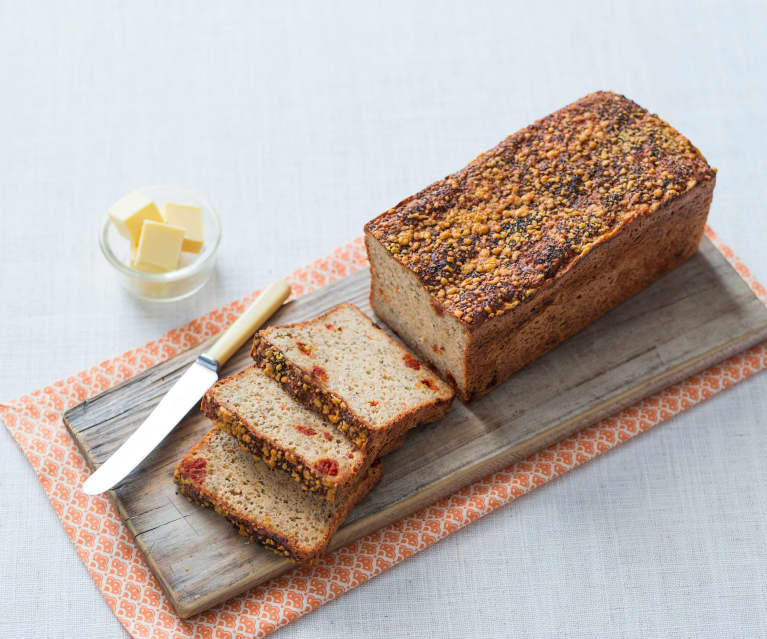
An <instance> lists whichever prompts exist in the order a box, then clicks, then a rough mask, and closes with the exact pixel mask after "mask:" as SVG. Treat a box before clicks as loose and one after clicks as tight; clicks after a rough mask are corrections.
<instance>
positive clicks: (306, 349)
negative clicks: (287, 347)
mask: <svg viewBox="0 0 767 639" xmlns="http://www.w3.org/2000/svg"><path fill="white" fill-rule="evenodd" d="M296 346H298V350H299V351H301V352H302V353H303V354H304V355H308V356H309V357H311V356H312V347H311V346H307V345H306V344H304V343H303V342H296Z"/></svg>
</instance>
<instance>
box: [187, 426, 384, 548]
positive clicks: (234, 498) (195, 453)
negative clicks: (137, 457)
mask: <svg viewBox="0 0 767 639" xmlns="http://www.w3.org/2000/svg"><path fill="white" fill-rule="evenodd" d="M382 470H383V464H382V463H381V462H380V460H378V461H376V462H374V463H373V465H372V466H371V467H370V468H369V469H368V471H367V472H366V473H365V474H364V475H363V476H362V478H361V479H360V480H359V481H358V482H357V484H356V485H355V487H354V489H353V490H352V491H351V492H350V493H349V494H348V495H347V496H346V498H345V499H343V500H340V501H338V502H336V503H333V502H330V501H328V500H327V499H324V498H322V497H320V496H318V495H315V494H314V493H311V492H308V491H305V490H303V489H302V488H301V486H299V485H298V484H297V483H296V482H293V481H287V480H286V477H285V474H284V473H282V472H280V471H278V470H274V469H272V468H269V466H267V465H266V464H265V463H264V462H263V461H261V460H258V459H255V458H254V457H253V456H252V455H249V454H248V453H246V452H245V451H244V450H242V448H240V447H239V445H238V444H237V440H236V439H235V438H234V437H232V436H231V435H229V434H228V433H226V432H224V431H223V430H220V429H218V428H213V429H211V430H210V431H208V433H207V434H206V435H205V437H203V439H202V440H201V441H200V442H199V443H198V444H197V445H195V446H194V447H193V448H192V449H191V450H190V451H189V452H188V453H187V454H186V455H185V456H184V458H183V459H182V460H181V461H180V462H179V464H178V466H177V467H176V471H175V473H174V475H173V481H175V482H176V484H177V485H178V487H179V490H180V492H181V493H182V494H184V495H186V497H188V498H189V500H190V501H193V502H196V503H198V504H200V505H201V506H204V507H207V508H213V509H214V510H215V511H216V512H217V513H218V514H219V515H222V516H224V517H226V518H227V519H228V520H229V521H230V522H231V523H232V524H233V525H234V526H235V528H237V530H238V531H239V533H240V534H241V535H243V536H245V537H248V538H250V540H251V541H258V542H260V543H261V544H263V545H264V546H265V547H267V548H269V550H272V551H274V552H276V553H278V554H280V555H284V556H285V557H288V558H289V559H291V560H293V561H300V562H303V561H309V560H311V559H313V558H314V557H317V556H318V555H320V554H322V552H324V550H325V549H326V548H327V546H328V543H329V542H330V538H331V537H332V536H333V533H335V531H336V530H337V529H338V527H339V526H340V525H341V523H342V522H343V521H344V520H345V519H346V517H347V515H348V514H349V512H350V511H351V509H352V508H353V507H354V506H355V505H356V504H357V503H358V502H359V501H361V500H362V498H363V497H365V495H367V494H368V493H369V492H370V490H371V489H372V488H373V486H375V485H376V484H377V483H378V481H379V479H380V478H381V472H382Z"/></svg>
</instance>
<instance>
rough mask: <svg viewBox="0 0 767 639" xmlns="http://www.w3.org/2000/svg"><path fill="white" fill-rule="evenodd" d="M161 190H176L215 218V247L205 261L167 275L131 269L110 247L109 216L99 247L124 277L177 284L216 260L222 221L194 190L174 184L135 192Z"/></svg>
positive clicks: (140, 188)
mask: <svg viewBox="0 0 767 639" xmlns="http://www.w3.org/2000/svg"><path fill="white" fill-rule="evenodd" d="M160 188H162V189H175V190H176V191H177V192H178V193H180V194H183V195H186V196H189V198H190V199H193V200H196V201H197V202H198V203H199V204H200V206H202V207H203V208H205V209H207V210H208V211H209V212H210V214H211V217H212V218H213V223H214V225H215V227H216V237H215V238H214V240H213V246H212V247H211V248H210V250H209V251H208V254H207V255H206V256H205V257H204V258H203V259H201V260H200V261H199V262H193V263H192V264H188V265H187V266H184V267H183V268H179V269H176V270H175V271H168V272H167V273H147V272H145V271H139V270H137V269H135V268H131V267H130V266H127V265H126V264H124V263H123V262H122V261H121V260H119V259H118V258H117V256H116V255H115V254H114V252H113V251H112V248H111V247H110V246H109V241H108V240H107V233H108V232H109V227H110V226H111V225H112V220H111V219H110V218H109V215H106V216H105V219H104V222H103V223H102V225H101V230H100V231H99V247H100V248H101V252H102V254H103V255H104V257H105V258H106V259H107V261H108V262H109V263H110V264H111V265H112V266H113V267H114V268H115V269H117V270H118V271H119V272H121V273H122V274H123V275H127V276H128V277H132V278H134V279H137V280H144V281H147V282H175V281H178V280H182V279H184V278H186V277H189V276H190V275H195V274H196V273H198V272H200V271H202V270H203V268H204V267H205V266H206V265H207V264H208V263H209V262H211V261H212V260H213V259H215V257H216V253H217V252H218V247H219V245H220V244H221V219H220V218H219V216H218V213H217V212H216V209H215V208H213V205H212V204H211V203H210V202H209V201H208V199H207V198H206V197H204V196H203V195H201V194H199V193H197V192H196V191H193V190H192V189H189V188H186V187H183V186H175V185H173V184H152V185H149V186H142V187H139V188H137V189H134V190H135V191H141V190H144V189H146V190H151V189H160Z"/></svg>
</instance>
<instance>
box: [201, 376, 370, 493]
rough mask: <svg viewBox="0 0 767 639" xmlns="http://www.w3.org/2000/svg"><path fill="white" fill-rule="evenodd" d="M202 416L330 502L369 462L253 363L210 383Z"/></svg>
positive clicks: (351, 444) (332, 427)
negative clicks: (214, 382) (234, 373)
mask: <svg viewBox="0 0 767 639" xmlns="http://www.w3.org/2000/svg"><path fill="white" fill-rule="evenodd" d="M202 412H203V414H204V415H205V416H206V417H208V418H210V419H211V420H212V421H214V422H215V423H216V425H217V426H218V427H219V428H221V429H223V430H225V431H226V432H227V433H229V434H230V435H232V436H234V437H236V438H237V441H238V442H239V443H240V446H241V447H242V448H243V449H245V450H247V451H248V452H249V453H250V454H251V455H254V456H255V457H258V458H260V459H263V460H264V461H265V462H266V463H267V464H268V465H269V466H272V467H273V468H280V469H282V470H284V471H286V472H287V473H288V475H289V476H290V477H292V478H293V480H295V481H297V482H299V483H300V484H301V485H302V486H304V488H306V489H307V490H311V491H312V492H315V493H318V494H320V495H322V496H324V497H326V498H327V499H329V500H331V501H334V500H335V499H343V498H344V497H345V496H346V495H347V494H348V493H349V491H350V490H351V489H352V487H353V486H354V484H355V483H356V482H357V480H358V479H359V478H360V477H361V476H362V474H363V473H364V472H365V471H366V470H367V469H368V467H369V466H370V464H371V462H372V461H373V459H372V458H370V457H369V455H367V454H365V452H364V451H362V450H360V449H358V448H357V447H356V446H355V445H354V444H353V443H352V442H351V441H350V440H349V439H348V438H347V437H346V435H344V434H343V433H341V432H340V431H339V430H338V429H337V428H336V427H335V426H334V425H333V424H331V423H330V422H329V421H326V420H324V419H322V418H321V417H319V416H318V415H316V414H315V413H313V412H312V411H310V410H308V409H306V408H304V406H302V405H301V404H299V403H298V402H297V401H296V400H295V399H293V398H292V397H291V396H290V395H288V394H287V393H285V391H284V390H283V389H282V387H281V386H280V384H279V383H278V382H276V381H274V380H273V379H272V378H271V377H268V376H267V375H266V374H265V373H264V372H263V371H262V370H261V369H260V368H259V367H258V366H256V365H255V364H254V365H253V366H250V367H249V368H246V369H245V370H243V371H240V372H239V373H237V374H236V375H232V376H231V377H226V378H224V379H222V380H220V381H219V382H217V383H216V384H214V385H213V386H212V387H211V388H210V389H209V390H208V392H207V393H205V395H204V396H203V398H202ZM286 479H287V475H286Z"/></svg>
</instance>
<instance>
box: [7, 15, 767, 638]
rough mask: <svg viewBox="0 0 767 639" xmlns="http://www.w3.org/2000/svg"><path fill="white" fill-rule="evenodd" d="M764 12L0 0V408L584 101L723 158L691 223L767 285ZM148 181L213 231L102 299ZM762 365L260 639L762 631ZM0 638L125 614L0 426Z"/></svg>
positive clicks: (225, 296) (321, 249) (766, 485)
mask: <svg viewBox="0 0 767 639" xmlns="http://www.w3.org/2000/svg"><path fill="white" fill-rule="evenodd" d="M765 9H766V5H765V4H764V3H763V2H761V3H759V2H754V3H733V2H729V3H721V4H717V3H710V2H682V3H670V2H669V3H667V2H659V1H652V0H650V1H648V0H644V1H643V2H638V3H625V4H622V3H617V4H615V5H613V4H607V3H600V2H587V1H584V0H579V1H578V2H567V3H562V4H549V3H545V2H521V3H518V4H516V5H514V4H512V3H501V2H498V3H470V2H466V3H462V4H452V3H440V4H439V5H437V4H433V5H429V4H425V3H423V4H419V3H415V2H402V3H399V2H392V1H389V2H386V3H382V4H375V5H364V3H356V2H348V3H340V4H333V3H319V2H316V3H309V2H306V3H299V4H294V3H286V2H273V3H269V4H258V3H235V2H228V3H214V2H167V3H162V4H161V5H155V3H141V2H130V3H127V2H125V3H112V2H55V3H54V2H51V3H47V4H46V3H30V2H15V3H12V2H10V1H7V2H5V1H2V0H0V221H1V222H2V223H1V224H0V300H2V302H0V304H1V308H2V313H1V316H0V352H2V353H3V362H2V366H0V399H9V398H11V397H14V396H17V395H19V394H21V393H23V392H26V391H28V390H32V389H34V388H37V387H39V386H41V385H43V384H45V383H47V382H50V381H53V380H55V379H58V378H60V377H63V376H66V375H67V374H70V373H73V372H75V371H78V370H81V369H83V368H85V367H87V366H89V365H91V364H93V363H96V362H99V361H101V360H103V359H106V358H108V357H110V356H112V355H115V354H118V353H121V352H123V351H125V350H126V349H128V348H131V347H133V346H137V345H140V344H143V343H144V342H146V341H148V340H150V339H152V338H154V337H156V336H157V335H159V334H161V333H162V332H164V331H166V330H168V329H170V328H173V327H175V326H178V325H180V324H182V323H184V322H186V321H188V320H190V319H192V318H194V317H196V316H198V315H200V314H202V313H203V312H205V311H207V310H209V309H211V308H214V307H218V306H220V305H222V304H224V303H226V302H228V301H230V300H231V299H234V298H236V297H239V296H241V295H243V294H245V293H247V292H249V291H250V290H252V289H254V288H257V287H259V286H261V285H263V284H264V283H266V282H267V281H269V280H270V279H272V278H274V277H275V276H279V275H282V274H285V273H288V272H290V271H292V270H293V269H294V268H295V267H298V266H300V265H303V264H305V263H307V262H309V261H311V260H312V259H314V258H317V257H321V256H323V255H325V254H327V253H328V252H329V251H330V250H331V249H333V248H334V247H336V246H337V245H339V244H341V243H343V242H345V241H347V240H349V239H351V238H353V237H355V236H357V235H359V234H360V232H361V227H362V224H363V223H364V222H365V221H366V220H368V219H369V218H371V217H373V216H374V215H375V214H377V213H379V212H381V211H383V210H385V209H387V208H388V207H390V206H391V205H393V204H394V203H396V202H397V201H399V200H400V199H402V198H403V197H405V196H407V195H409V194H410V193H412V192H414V191H416V190H417V189H419V188H421V187H423V186H425V185H426V184H428V183H429V182H431V181H433V180H434V179H436V178H439V177H442V176H443V175H445V174H446V173H448V172H450V171H453V170H455V169H458V168H460V167H461V166H463V165H464V164H465V163H466V162H467V161H468V160H470V159H471V158H473V157H474V156H475V155H477V154H478V153H479V152H481V151H483V150H485V149H486V148H488V147H490V146H492V145H493V144H495V143H496V142H497V141H498V140H500V139H501V138H502V137H504V136H505V135H507V134H508V133H511V132H512V131H514V130H516V129H518V128H520V127H521V126H524V125H526V124H528V123H529V122H530V121H532V120H533V119H535V118H537V117H540V116H543V115H545V114H547V113H549V112H550V111H552V110H554V109H555V108H558V107H560V106H562V105H564V104H566V103H568V102H570V101H572V100H574V99H575V98H578V97H580V96H581V95H583V94H585V93H588V92H589V91H592V90H596V89H602V88H605V89H612V90H615V91H618V92H622V93H625V94H627V95H628V96H629V97H631V98H633V99H635V100H637V101H638V102H639V103H640V104H642V105H644V106H646V107H648V108H649V109H651V110H653V111H655V112H658V113H660V114H661V116H662V117H664V118H666V119H667V120H669V121H670V122H671V123H672V124H674V125H675V126H677V127H678V128H679V129H680V130H681V131H682V132H683V133H684V134H686V135H687V136H688V137H690V138H691V139H692V140H693V142H694V143H695V144H696V145H698V146H699V147H700V148H701V150H702V151H703V152H704V154H705V155H706V156H707V158H708V159H709V161H710V162H711V164H712V165H714V166H716V167H718V168H719V169H720V173H719V177H718V186H717V189H716V193H715V197H714V204H713V207H712V211H711V216H710V223H711V224H712V226H713V227H714V228H715V229H716V231H717V232H718V233H719V235H720V236H721V237H722V239H723V240H724V241H726V242H727V243H729V244H730V245H731V246H732V247H733V248H734V249H735V251H736V253H738V254H739V255H740V256H741V258H742V259H743V260H744V261H745V262H746V263H747V264H748V265H749V266H750V267H751V268H752V270H753V271H754V272H755V274H756V275H757V276H758V277H759V279H760V280H761V281H762V282H767V256H766V255H765V240H766V239H767V233H766V230H767V228H766V227H767V215H766V213H767V211H765V205H764V194H763V191H764V186H763V176H764V173H765V169H766V168H767V166H766V161H765V157H767V154H765V151H764V149H765V141H766V140H767V126H766V124H765V100H767V71H765V68H767V54H766V48H765V33H764V29H765V23H766V22H767V11H766V10H765ZM152 183H179V184H186V185H189V186H192V187H193V188H195V189H197V190H199V191H201V192H203V193H206V194H207V195H208V196H209V197H210V199H211V200H212V201H213V202H214V204H215V205H216V206H217V208H218V209H219V211H220V213H221V215H222V216H223V220H224V239H223V246H222V251H221V258H220V262H219V266H218V270H217V274H216V276H215V279H214V281H212V282H211V283H210V284H209V285H208V286H207V287H206V288H205V289H204V290H203V291H202V292H201V293H200V294H198V295H197V296H196V297H194V298H193V299H191V300H188V301H185V302H182V303H178V304H176V305H172V306H158V305H151V304H144V303H140V302H137V301H135V300H133V299H131V298H129V297H128V296H127V295H126V294H125V293H124V292H123V291H122V290H120V288H118V286H117V283H116V280H115V279H114V278H113V274H112V273H111V272H110V271H109V270H108V266H107V264H106V263H105V261H104V260H103V258H102V257H101V255H100V253H99V250H98V246H97V243H96V230H97V227H98V225H99V223H100V221H101V218H102V216H103V215H104V213H105V210H106V208H107V206H108V205H109V204H111V202H112V201H113V200H115V199H116V198H118V197H119V196H121V195H122V194H123V193H124V192H126V191H128V190H130V189H132V188H134V187H136V186H139V185H142V184H152ZM766 391H767V376H765V375H764V374H762V375H758V376H756V378H754V379H751V380H749V381H746V382H745V383H742V384H739V385H738V386H737V387H735V388H733V389H731V390H729V391H726V392H725V393H723V394H722V395H720V396H718V397H716V398H714V399H713V400H712V401H709V402H706V403H704V404H702V405H699V406H697V407H695V408H694V409H692V410H690V411H689V412H687V413H685V414H683V415H681V416H680V417H678V418H676V419H673V420H671V421H669V422H667V423H665V424H663V425H662V426H659V427H658V428H656V429H654V430H653V431H651V432H650V433H648V434H645V435H642V436H640V437H639V438H637V439H636V440H634V441H632V442H630V443H628V444H626V445H623V446H620V447H619V448H618V449H617V450H614V451H612V452H610V453H609V454H607V455H605V456H604V457H602V458H600V459H598V460H596V461H594V462H592V463H589V464H587V465H586V466H585V467H583V468H581V469H578V470H576V471H574V472H571V473H568V474H567V475H566V476H564V477H563V478H560V479H558V480H556V481H554V482H551V483H550V484H547V485H546V486H544V487H543V488H541V489H539V490H536V491H535V492H534V493H533V494H531V495H529V496H527V497H524V498H522V499H520V500H519V501H517V502H516V503H514V504H513V505H512V506H510V507H507V508H503V509H501V510H500V511H498V512H496V513H495V514H493V515H491V516H489V517H487V518H485V519H484V520H482V521H480V522H478V523H476V524H474V525H472V526H471V527H469V528H468V529H465V530H463V531H462V532H459V533H458V534H455V535H453V536H452V537H450V538H448V539H447V540H445V541H442V542H440V543H438V544H437V545H436V546H434V547H432V548H430V549H429V550H427V551H425V552H423V553H421V554H420V555H418V556H416V557H415V558H414V559H411V560H409V561H407V562H405V563H403V564H400V565H398V566H396V567H395V568H393V569H391V570H389V571H388V572H386V573H384V574H383V575H382V576H379V577H377V578H376V579H374V580H373V581H371V582H369V583H368V584H367V585H365V586H363V587H361V588H358V589H357V590H355V591H352V592H351V593H348V594H346V595H344V596H343V597H341V598H340V599H339V600H337V601H335V602H333V603H331V604H329V605H326V606H324V607H322V608H321V609H319V610H318V611H316V612H314V613H311V614H309V615H308V616H306V617H304V618H302V619H300V620H299V621H298V622H296V623H294V624H292V625H290V626H288V627H287V628H286V629H284V630H282V631H281V632H280V633H278V635H277V636H285V637H287V636H290V637H293V636H297V637H307V638H310V637H311V638H314V637H350V636H370V637H386V638H387V639H396V638H399V637H403V638H408V639H410V638H411V637H463V636H468V635H472V636H475V637H485V636H487V637H490V636H526V637H530V636H540V637H547V636H564V635H567V636H584V637H590V636H594V637H605V636H611V637H624V636H625V637H638V636H646V637H660V636H662V637H688V636H694V637H721V636H733V637H755V636H764V633H765V628H767V608H765V605H764V602H765V595H767V464H765V463H764V454H765V452H767V431H766V430H765V421H767V420H766V419H765V414H767V412H766V410H767V402H766V401H765V394H766ZM0 454H1V455H2V458H1V459H2V463H0V491H1V493H0V636H3V637H6V636H7V637H16V638H20V639H23V638H27V637H35V638H37V637H62V638H63V637H67V638H70V637H122V636H124V631H123V630H122V628H121V626H120V625H119V623H118V622H117V620H116V619H115V618H114V617H113V616H112V614H111V612H110V611H109V609H108V608H107V606H106V604H105V603H104V601H103V599H102V597H101V595H100V594H99V592H98V591H97V589H96V587H95V586H94V585H93V583H92V582H91V580H90V578H89V576H88V574H87V572H86V570H85V568H84V567H83V565H82V564H81V562H80V561H79V559H78V558H77V556H76V554H75V552H74V549H73V547H72V545H71V543H70V541H69V539H68V538H67V536H66V535H65V533H64V531H63V529H62V528H61V526H60V524H59V522H58V520H57V518H56V516H55V514H54V512H53V509H52V508H51V507H50V505H49V503H48V501H47V499H46V497H45V495H44V493H43V490H42V488H41V487H40V485H39V484H38V483H37V481H36V479H35V476H34V474H33V472H32V470H31V468H30V467H29V465H28V464H27V462H26V460H25V458H24V457H23V455H22V454H21V452H20V451H19V450H18V448H17V447H16V446H15V444H14V443H13V441H12V440H11V438H10V436H9V435H8V434H7V432H6V431H5V430H4V429H2V428H0Z"/></svg>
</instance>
